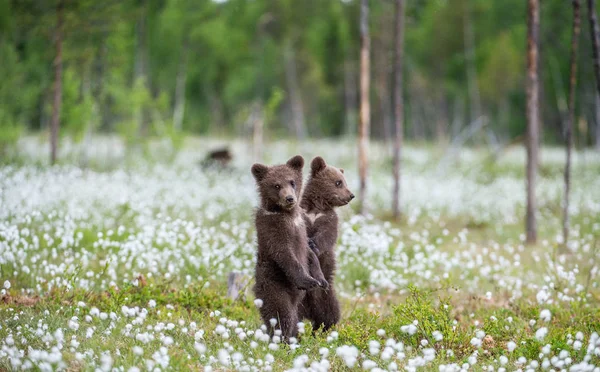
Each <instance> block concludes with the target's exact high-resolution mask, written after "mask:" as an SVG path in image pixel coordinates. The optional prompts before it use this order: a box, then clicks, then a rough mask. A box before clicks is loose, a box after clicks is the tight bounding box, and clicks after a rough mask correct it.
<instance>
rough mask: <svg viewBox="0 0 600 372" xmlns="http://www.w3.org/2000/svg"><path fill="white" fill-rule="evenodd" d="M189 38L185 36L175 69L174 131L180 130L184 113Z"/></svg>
mask: <svg viewBox="0 0 600 372" xmlns="http://www.w3.org/2000/svg"><path fill="white" fill-rule="evenodd" d="M189 47H190V46H189V40H188V37H187V36H186V37H185V40H184V41H183V45H182V47H181V55H180V57H179V68H178V70H177V79H176V83H175V107H174V110H173V128H175V131H177V132H181V130H182V128H183V117H184V115H185V84H186V81H187V63H188V51H189Z"/></svg>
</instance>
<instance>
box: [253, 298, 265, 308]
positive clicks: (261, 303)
mask: <svg viewBox="0 0 600 372" xmlns="http://www.w3.org/2000/svg"><path fill="white" fill-rule="evenodd" d="M254 306H256V307H257V308H259V309H260V308H261V307H262V306H263V300H261V299H260V298H257V299H256V300H254Z"/></svg>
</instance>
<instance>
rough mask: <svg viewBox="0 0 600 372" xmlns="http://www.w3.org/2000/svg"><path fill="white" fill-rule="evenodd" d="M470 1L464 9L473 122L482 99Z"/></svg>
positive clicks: (467, 0) (470, 105) (468, 85)
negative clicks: (478, 83) (476, 64)
mask: <svg viewBox="0 0 600 372" xmlns="http://www.w3.org/2000/svg"><path fill="white" fill-rule="evenodd" d="M469 1H470V0H465V11H464V16H465V19H464V43H465V59H466V67H467V87H468V92H469V110H470V113H471V115H470V116H471V117H470V119H471V120H470V121H471V122H473V121H475V120H477V119H478V118H479V117H480V116H481V99H480V97H479V86H478V85H477V67H476V66H475V35H474V32H473V21H472V19H471V13H470V8H469Z"/></svg>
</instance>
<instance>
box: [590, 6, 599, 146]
mask: <svg viewBox="0 0 600 372" xmlns="http://www.w3.org/2000/svg"><path fill="white" fill-rule="evenodd" d="M588 16H589V20H590V32H591V33H592V35H591V36H592V52H593V56H594V73H595V76H596V89H597V93H598V94H599V95H600V28H599V26H598V18H597V17H596V0H588ZM596 104H597V105H598V106H597V107H600V101H598V98H597V103H596ZM596 110H600V109H599V108H597V109H596ZM597 118H598V120H596V149H597V150H598V151H600V114H598V115H597Z"/></svg>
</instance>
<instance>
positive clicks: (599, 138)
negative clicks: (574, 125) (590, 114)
mask: <svg viewBox="0 0 600 372" xmlns="http://www.w3.org/2000/svg"><path fill="white" fill-rule="evenodd" d="M595 145H596V151H600V93H599V92H596V143H595Z"/></svg>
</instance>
